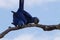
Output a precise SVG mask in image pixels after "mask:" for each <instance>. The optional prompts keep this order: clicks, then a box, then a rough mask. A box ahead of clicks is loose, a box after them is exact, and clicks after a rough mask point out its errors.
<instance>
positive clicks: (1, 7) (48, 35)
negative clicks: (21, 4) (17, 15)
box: [0, 0, 60, 40]
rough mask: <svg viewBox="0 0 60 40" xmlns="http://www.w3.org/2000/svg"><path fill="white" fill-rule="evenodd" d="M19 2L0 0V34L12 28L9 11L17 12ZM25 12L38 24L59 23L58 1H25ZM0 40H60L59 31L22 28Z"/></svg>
mask: <svg viewBox="0 0 60 40" xmlns="http://www.w3.org/2000/svg"><path fill="white" fill-rule="evenodd" d="M18 1H19V0H0V33H1V32H3V31H4V30H6V29H7V28H8V27H9V26H13V25H12V24H11V23H12V19H13V18H12V13H11V11H12V10H13V11H17V9H18ZM25 10H26V11H27V12H29V13H30V14H31V15H32V16H33V17H34V16H36V17H38V18H39V20H40V22H39V23H40V24H46V25H52V24H59V23H60V15H59V14H60V0H25ZM0 40H60V30H53V31H49V32H48V31H43V30H42V29H41V28H36V27H34V28H24V29H20V30H16V31H11V32H9V33H8V34H7V35H6V36H5V37H4V38H2V39H0Z"/></svg>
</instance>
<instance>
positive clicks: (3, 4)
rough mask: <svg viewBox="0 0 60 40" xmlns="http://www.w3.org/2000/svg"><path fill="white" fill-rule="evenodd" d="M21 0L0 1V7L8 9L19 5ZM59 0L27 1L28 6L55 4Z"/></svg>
mask: <svg viewBox="0 0 60 40" xmlns="http://www.w3.org/2000/svg"><path fill="white" fill-rule="evenodd" d="M18 1H19V0H0V7H3V8H8V7H14V6H16V5H18ZM55 1H59V0H25V4H26V5H27V6H30V7H31V6H33V5H40V4H43V3H47V2H55Z"/></svg>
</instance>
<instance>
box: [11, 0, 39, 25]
mask: <svg viewBox="0 0 60 40" xmlns="http://www.w3.org/2000/svg"><path fill="white" fill-rule="evenodd" d="M12 13H13V23H12V24H13V25H15V26H17V25H20V26H22V25H25V24H28V23H34V20H35V18H36V17H32V16H31V15H30V14H29V13H28V12H26V11H25V10H24V0H19V8H18V10H17V12H14V11H12ZM36 19H37V18H36ZM37 20H38V19H37ZM38 21H39V20H38Z"/></svg>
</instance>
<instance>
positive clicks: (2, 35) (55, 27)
mask: <svg viewBox="0 0 60 40" xmlns="http://www.w3.org/2000/svg"><path fill="white" fill-rule="evenodd" d="M26 27H39V28H42V29H43V30H44V31H52V30H54V29H59V30H60V24H58V25H42V24H28V25H23V26H22V27H20V26H18V27H9V28H8V29H6V30H5V31H4V32H2V33H1V34H0V38H3V37H4V36H5V35H6V34H7V33H9V32H10V31H14V30H19V29H23V28H26Z"/></svg>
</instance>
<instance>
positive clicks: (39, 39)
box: [14, 34, 49, 40]
mask: <svg viewBox="0 0 60 40" xmlns="http://www.w3.org/2000/svg"><path fill="white" fill-rule="evenodd" d="M14 40H49V37H47V35H45V36H43V35H42V36H35V34H22V35H20V36H18V37H16V38H14Z"/></svg>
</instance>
